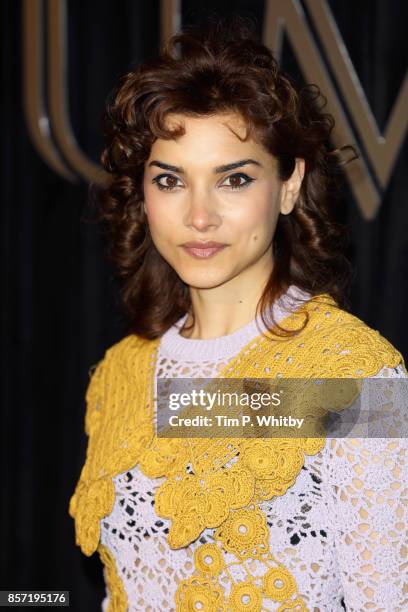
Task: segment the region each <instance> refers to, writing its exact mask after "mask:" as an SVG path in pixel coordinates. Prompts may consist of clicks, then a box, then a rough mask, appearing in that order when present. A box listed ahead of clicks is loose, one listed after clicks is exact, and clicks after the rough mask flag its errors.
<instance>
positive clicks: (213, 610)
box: [175, 576, 225, 612]
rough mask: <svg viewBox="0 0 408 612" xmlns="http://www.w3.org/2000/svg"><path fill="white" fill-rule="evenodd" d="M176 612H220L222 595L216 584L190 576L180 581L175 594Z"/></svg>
mask: <svg viewBox="0 0 408 612" xmlns="http://www.w3.org/2000/svg"><path fill="white" fill-rule="evenodd" d="M175 602H176V612H197V611H198V610H199V611H200V612H222V611H223V610H225V600H224V593H223V591H222V589H221V587H220V586H219V585H218V584H214V583H212V582H211V581H210V580H207V579H204V578H200V577H199V576H191V577H190V578H187V579H186V580H182V581H181V582H180V583H179V585H178V587H177V591H176V593H175Z"/></svg>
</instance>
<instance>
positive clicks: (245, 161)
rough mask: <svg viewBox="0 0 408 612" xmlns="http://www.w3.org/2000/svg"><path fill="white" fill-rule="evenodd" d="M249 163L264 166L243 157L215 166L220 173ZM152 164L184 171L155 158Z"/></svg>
mask: <svg viewBox="0 0 408 612" xmlns="http://www.w3.org/2000/svg"><path fill="white" fill-rule="evenodd" d="M248 164H255V165H256V166H260V167H261V168H262V164H260V163H259V162H258V161H256V160H255V159H241V160H239V161H236V162H232V163H231V164H224V165H222V166H217V167H216V168H214V172H215V173H216V174H219V173H221V172H228V171H229V170H235V169H236V168H242V166H247V165H248ZM151 166H157V167H158V168H161V169H162V170H170V172H179V173H180V174H183V173H184V170H183V168H178V167H177V166H172V165H171V164H165V163H164V162H161V161H158V160H157V159H154V160H153V161H151V162H150V163H149V168H150V167H151Z"/></svg>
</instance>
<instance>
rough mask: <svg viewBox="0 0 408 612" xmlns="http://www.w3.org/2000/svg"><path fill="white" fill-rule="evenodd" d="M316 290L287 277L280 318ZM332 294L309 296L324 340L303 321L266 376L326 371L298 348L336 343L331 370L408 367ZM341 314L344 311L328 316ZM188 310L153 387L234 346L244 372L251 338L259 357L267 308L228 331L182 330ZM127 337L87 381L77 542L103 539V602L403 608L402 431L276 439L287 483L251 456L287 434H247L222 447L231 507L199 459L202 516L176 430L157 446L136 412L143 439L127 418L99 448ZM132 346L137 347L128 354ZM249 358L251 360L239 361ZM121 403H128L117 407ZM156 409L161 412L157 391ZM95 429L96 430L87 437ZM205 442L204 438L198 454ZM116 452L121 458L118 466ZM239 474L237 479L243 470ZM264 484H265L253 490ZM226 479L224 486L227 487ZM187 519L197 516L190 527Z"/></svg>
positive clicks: (397, 371) (217, 368)
mask: <svg viewBox="0 0 408 612" xmlns="http://www.w3.org/2000/svg"><path fill="white" fill-rule="evenodd" d="M308 297H310V296H307V294H304V293H303V292H300V291H299V290H298V289H296V288H295V287H291V288H290V289H289V291H288V293H287V295H286V296H283V298H281V300H279V302H278V303H276V304H275V305H274V315H275V320H277V321H278V322H281V321H282V320H284V324H285V325H286V326H287V323H288V319H287V318H285V317H287V316H288V314H289V313H290V312H292V311H294V310H295V309H296V307H299V304H300V302H298V301H297V300H298V299H299V298H300V299H302V298H303V299H304V300H307V298H308ZM325 298H326V300H325V302H326V303H325V304H324V308H322V306H317V309H315V308H316V306H313V310H310V306H311V302H306V306H307V308H308V310H309V313H313V314H312V318H311V320H312V321H313V331H314V334H312V337H313V336H314V337H315V340H316V336H318V335H321V334H323V337H321V338H320V339H321V340H323V345H322V344H321V343H318V344H319V349H320V350H319V351H318V352H317V351H316V342H313V341H310V340H308V337H307V334H303V338H302V340H305V341H306V342H299V338H297V341H296V346H297V349H298V350H297V351H294V350H293V349H294V347H293V343H292V342H289V343H288V342H287V341H285V343H284V345H282V344H281V345H280V346H282V350H278V351H277V350H276V346H274V352H273V359H274V361H276V362H277V363H278V364H279V366H278V367H277V366H276V365H275V364H271V363H270V358H271V356H272V355H269V362H268V361H266V362H265V361H264V363H265V367H264V368H263V370H264V371H263V372H262V373H258V376H262V377H267V375H268V374H269V375H272V376H282V375H285V376H318V375H319V376H322V375H323V374H324V369H323V370H322V367H321V366H319V365H317V368H316V365H315V366H314V367H311V365H309V371H307V370H306V369H305V368H304V366H303V367H302V366H301V367H299V363H296V364H294V363H293V362H297V361H298V360H299V355H301V360H304V359H305V354H306V355H308V357H314V358H315V359H316V360H317V362H318V361H319V356H318V353H319V354H321V352H322V351H323V352H324V351H325V350H326V351H328V350H329V351H331V352H332V353H333V356H336V357H337V358H336V359H333V361H332V364H331V372H330V368H329V369H328V368H327V365H328V364H326V375H327V376H333V375H337V376H403V377H405V376H406V370H405V366H404V363H403V360H402V357H401V355H400V354H399V353H398V352H397V351H395V349H393V347H392V346H391V345H389V343H387V341H386V340H385V339H383V338H381V337H380V336H379V334H378V332H374V331H373V330H370V328H368V327H367V326H365V325H364V324H363V323H362V322H361V321H359V320H358V319H356V318H355V317H352V315H349V314H347V313H344V312H343V311H340V312H341V316H340V317H339V316H338V314H339V311H335V309H334V308H333V306H334V304H333V303H332V302H331V300H330V298H329V299H328V296H325ZM323 317H324V318H323ZM334 317H336V318H337V321H336V323H337V325H333V324H330V325H327V323H328V322H329V321H330V322H331V321H332V320H333V318H334ZM184 320H185V317H183V318H182V319H181V320H180V321H179V322H178V323H177V324H176V325H174V326H173V327H172V328H171V329H169V330H168V331H167V332H166V333H165V334H164V335H163V336H162V338H161V339H160V341H159V342H158V343H156V344H157V347H156V348H157V358H156V359H155V362H154V370H153V371H154V378H153V389H154V395H156V392H157V389H156V386H155V382H156V380H157V377H158V376H160V377H170V378H174V377H180V376H182V377H192V378H193V377H207V378H208V377H213V376H225V375H227V376H228V366H230V365H231V363H233V361H234V358H235V367H233V368H232V370H231V371H232V372H233V374H230V376H234V377H235V376H238V370H239V367H237V360H236V357H237V356H241V361H243V362H245V359H243V356H245V350H246V351H249V354H250V355H251V363H252V369H253V368H254V367H255V368H257V367H259V366H260V365H261V364H257V362H256V361H255V363H254V361H253V357H254V354H253V351H254V350H255V351H256V349H257V348H258V350H259V348H260V346H262V343H259V338H260V336H259V334H260V332H261V331H264V329H265V328H264V325H263V323H262V321H261V320H260V319H259V318H258V319H257V320H254V321H252V322H251V323H249V324H248V325H246V326H245V327H243V328H241V329H240V330H238V331H237V332H235V333H233V334H230V335H228V336H223V337H221V338H215V339H211V340H190V339H186V338H183V337H182V336H180V335H179V333H178V330H179V328H180V326H181V325H182V324H183V322H184ZM289 320H291V319H289ZM324 323H326V326H325V325H324ZM320 329H321V330H322V331H319V330H320ZM333 331H334V333H333ZM347 332H348V333H347ZM353 336H354V337H353ZM350 337H352V339H351V341H350ZM358 339H359V340H360V341H363V349H364V350H363V351H361V347H360V346H358V345H357V342H358ZM130 340H132V338H131V337H128V338H127V339H124V341H122V342H121V343H118V345H116V346H115V347H112V348H111V349H110V350H109V351H108V353H107V356H105V359H104V360H103V361H102V362H101V364H99V365H98V368H97V370H96V372H95V374H94V375H93V378H92V379H91V384H90V386H89V389H88V393H87V400H88V409H87V421H86V429H87V432H88V434H89V435H90V443H89V446H88V453H87V462H86V464H85V466H84V469H83V472H82V474H81V479H80V482H79V483H78V487H77V489H76V492H75V495H74V496H73V498H72V500H71V505H70V512H71V515H72V516H75V518H76V524H77V542H78V543H79V544H80V545H81V547H82V549H83V551H84V552H85V554H91V553H92V552H93V550H95V549H96V548H97V550H98V551H99V553H100V555H101V558H102V561H103V562H104V565H105V570H104V573H105V580H106V585H107V595H106V598H105V600H104V601H103V604H102V609H103V610H104V611H106V610H109V611H116V610H118V611H120V610H131V611H133V610H135V611H136V610H140V611H142V610H143V611H144V610H146V611H149V610H151V611H158V610H212V611H216V610H233V611H235V610H237V611H239V610H281V611H282V610H316V611H317V610H321V611H323V610H324V611H326V610H327V611H331V610H333V611H335V610H336V611H340V610H344V607H346V609H347V610H365V609H367V610H373V609H375V610H403V609H405V608H406V606H407V595H406V592H404V578H405V579H406V570H404V555H406V547H407V540H406V531H407V522H406V515H405V512H406V509H404V505H403V501H404V499H403V496H402V490H403V488H404V486H405V487H406V486H407V484H408V483H407V477H406V470H405V472H404V470H403V465H404V463H403V462H404V457H405V453H406V444H404V441H403V440H400V439H388V440H387V439H371V440H370V439H367V440H366V439H329V438H327V439H326V440H323V441H321V442H322V443H321V444H318V443H317V444H316V440H315V441H314V442H315V446H314V447H313V444H312V443H311V442H312V441H311V440H309V441H308V443H307V444H306V445H305V444H304V445H303V447H302V448H300V447H299V444H300V442H299V440H292V441H291V443H290V444H289V446H287V447H285V448H283V449H280V450H281V451H282V452H283V454H284V456H286V457H288V456H290V457H291V461H289V462H288V466H286V468H285V466H284V465H283V466H282V469H283V471H285V469H286V472H285V474H286V476H289V478H286V479H283V480H282V474H281V481H279V482H278V485H279V486H277V481H276V474H272V473H271V474H266V473H265V470H264V469H263V473H262V474H261V473H259V462H258V464H257V463H256V461H257V460H258V458H259V456H262V455H263V454H265V456H267V457H269V458H270V457H271V456H273V454H274V453H275V454H276V453H279V449H278V448H277V447H276V445H277V443H278V442H279V441H277V440H275V441H273V440H261V441H260V445H258V446H256V445H254V441H250V442H249V441H246V443H244V445H243V446H242V445H241V447H240V448H239V449H235V452H232V453H231V454H230V456H228V457H225V455H224V458H226V459H227V460H225V462H224V466H223V468H224V473H223V475H225V472H228V473H229V474H233V472H234V470H235V481H236V482H237V483H238V486H239V487H240V488H241V489H242V490H243V492H242V491H241V493H240V494H235V498H236V499H234V496H233V495H231V493H230V495H229V497H230V499H229V504H227V505H229V507H227V508H225V507H224V506H225V503H223V500H222V496H221V498H220V497H217V495H216V493H217V490H216V487H215V486H213V490H211V479H210V476H211V475H209V474H208V473H207V472H206V471H205V470H201V474H200V475H201V476H207V481H208V482H207V483H206V484H207V487H206V488H207V492H206V497H205V496H204V497H201V498H200V502H201V507H202V505H203V504H204V505H205V503H206V502H207V512H206V513H205V514H206V516H201V517H200V507H199V506H198V505H197V504H196V505H195V506H194V504H193V506H192V508H193V513H192V514H190V513H189V499H188V498H189V496H190V497H192V499H196V500H197V492H195V495H196V496H195V497H194V492H193V491H192V489H191V483H190V482H189V481H188V478H190V479H191V478H194V476H195V475H196V474H199V472H200V469H199V468H200V465H199V462H198V461H197V462H196V463H195V462H194V457H193V461H191V460H189V459H191V457H185V458H184V459H183V457H182V455H183V449H182V448H180V447H179V448H176V447H175V446H174V447H173V448H170V447H171V445H172V444H174V441H172V442H171V443H170V444H168V446H167V448H166V449H164V450H165V452H163V448H164V445H165V444H166V443H165V442H164V441H163V440H160V441H159V442H160V443H161V445H162V447H161V450H160V449H158V448H157V446H158V445H157V440H156V448H155V444H154V443H153V444H152V437H154V436H152V435H151V430H150V434H146V432H147V429H146V430H145V429H144V423H143V419H141V420H140V422H139V425H140V429H139V432H138V433H139V436H135V438H138V442H139V446H138V444H137V443H136V445H134V446H133V448H132V444H131V442H132V438H131V435H132V432H131V429H128V431H127V435H126V433H125V436H124V437H123V440H122V443H121V445H120V446H117V447H116V452H114V453H113V454H112V453H110V457H109V461H106V458H104V457H103V455H104V447H105V444H106V442H107V437H106V436H107V435H108V433H107V432H108V430H106V433H104V434H103V435H102V436H101V435H100V434H99V436H98V434H97V431H98V430H100V429H101V420H102V419H101V412H102V411H103V412H105V414H106V407H105V405H106V406H107V407H109V405H111V406H116V405H117V404H118V398H119V396H120V395H122V394H123V393H124V392H125V389H124V388H123V385H124V384H126V383H127V382H129V381H127V380H126V376H123V373H124V372H123V371H124V370H125V369H126V371H127V372H128V369H127V367H128V366H131V367H132V366H133V367H134V365H135V363H133V361H132V362H129V360H126V352H125V350H124V349H125V347H126V349H127V350H129V346H126V344H127V343H129V341H130ZM334 341H336V342H334ZM309 343H310V347H309V348H310V349H312V348H313V347H314V349H313V350H312V352H313V353H314V354H313V355H309V352H307V353H305V352H302V350H300V351H299V349H302V348H303V349H304V348H306V349H307V348H308V346H309ZM322 346H323V349H322ZM353 347H354V353H355V357H354V359H351V360H350V359H349V357H347V358H346V357H340V356H341V355H344V356H346V355H347V356H348V355H350V351H351V352H353V351H352V349H353ZM244 348H245V350H243V349H244ZM372 349H374V351H375V353H374V354H371V351H372ZM114 353H116V355H115V362H116V364H115V365H118V364H119V365H120V366H121V367H120V368H119V369H120V370H122V374H121V375H119V376H118V371H116V377H112V376H109V378H108V375H107V369H108V368H107V366H108V361H111V362H112V355H113V354H114ZM262 353H263V351H262ZM376 353H377V354H376ZM255 354H256V353H255ZM258 354H259V353H258ZM324 354H325V355H327V354H328V353H327V352H326V353H324ZM127 356H128V357H129V353H128V355H127ZM135 357H136V354H133V355H132V359H134V358H135ZM283 357H286V358H285V360H284V361H283ZM320 359H321V358H320ZM342 360H343V362H342ZM239 361H240V358H239V357H238V363H239ZM328 361H330V359H328ZM120 362H122V363H120ZM283 364H284V365H283ZM289 364H291V365H292V364H293V365H292V373H291V372H290V371H288V366H289ZM271 365H272V366H274V365H275V367H272V368H271V367H270V366H271ZM151 366H152V364H151ZM356 366H357V367H356ZM360 366H364V367H363V368H361V367H360ZM226 368H227V371H225V369H226ZM333 368H334V369H333ZM347 368H348V369H347ZM294 369H295V370H296V374H295V373H294ZM301 369H302V372H299V370H301ZM268 370H269V371H268ZM278 370H282V371H278ZM313 370H314V371H313ZM134 371H136V370H134ZM246 372H248V363H246V364H245V367H244V370H243V372H242V374H244V375H245V373H246ZM322 372H323V374H322ZM357 372H359V373H357ZM242 374H241V375H242ZM118 379H119V380H118ZM145 382H148V381H145ZM121 385H122V386H121ZM139 395H140V394H139ZM130 396H131V397H132V394H130ZM104 404H105V405H104ZM120 416H121V412H119V414H117V415H116V417H115V418H120ZM123 416H125V415H124V414H122V417H123ZM150 417H151V418H150V420H151V423H154V422H155V420H156V406H155V402H153V406H152V412H151V415H150ZM98 437H99V441H98V444H96V446H95V445H92V440H97V439H98ZM134 441H135V440H133V442H134ZM280 442H282V440H281V441H280ZM286 442H287V441H286ZM304 442H305V441H304ZM140 443H142V446H143V448H148V447H149V446H150V450H143V451H142V452H141V444H140ZM201 443H202V441H201ZM245 444H246V446H245ZM296 444H298V446H297V447H296ZM120 447H121V448H122V450H121V451H119V448H120ZM129 447H130V455H129V454H128V450H129ZM124 449H126V452H125V456H126V459H125V460H124V456H123V450H124ZM169 451H172V452H169ZM108 454H109V453H107V455H108ZM96 456H98V457H99V459H95V457H96ZM198 456H200V454H199V452H198V451H197V454H196V457H195V459H197V457H198ZM277 456H278V455H277ZM169 457H170V461H169ZM174 457H177V460H176V461H174ZM121 462H122V463H123V462H124V464H123V466H122V467H125V469H121V467H120V464H121ZM169 463H172V467H169ZM92 464H94V467H96V465H98V467H99V476H98V477H96V476H97V474H96V473H94V474H91V473H90V468H91V467H92ZM165 464H167V465H165ZM174 464H176V467H177V469H174ZM102 465H103V466H104V468H102V470H101V469H100V466H102ZM180 467H181V468H182V470H180ZM107 468H109V469H107ZM248 468H250V469H249V470H248ZM257 470H258V473H257ZM91 471H92V470H91ZM105 472H106V473H105ZM176 474H178V475H177V476H176V478H175V475H176ZM404 474H405V481H404V480H403V475H404ZM266 475H267V476H268V477H269V478H265V476H266ZM257 476H258V478H257ZM271 476H275V478H274V479H272V478H271ZM278 476H279V475H278ZM182 478H184V479H185V480H186V483H187V484H188V486H187V488H185V490H181V488H180V486H179V485H180V480H177V479H182ZM212 478H213V480H214V470H212ZM251 478H252V480H251ZM204 480H205V479H204ZM231 480H232V481H233V482H234V476H233V477H232V478H231ZM252 482H254V483H255V488H254V487H253V485H252V484H251V483H252ZM109 483H110V485H112V486H111V488H110V489H108V488H107V485H108V486H109ZM404 483H405V485H404ZM266 484H268V486H265V485H266ZM271 484H273V486H272V487H271ZM260 485H263V487H261V486H260ZM222 486H224V487H225V484H223V485H222ZM251 486H252V489H251ZM166 487H167V488H166ZM189 487H190V490H189ZM219 487H220V484H219V483H218V488H219ZM257 488H258V495H255V496H254V495H253V493H254V490H256V489H257ZM204 489H205V487H204ZM249 490H251V491H252V494H251V495H248V491H249ZM169 491H170V494H169ZM186 491H187V496H186ZM245 491H246V492H245ZM202 493H203V492H202V491H201V492H200V495H201V494H202ZM223 493H224V495H225V494H226V489H225V488H224V489H223ZM240 496H241V499H238V498H239V497H240ZM227 497H228V495H227ZM180 500H182V503H181V505H180V503H178V502H180ZM81 502H82V503H81ZM254 502H256V503H254ZM98 506H99V508H98ZM102 506H104V507H102ZM213 507H215V508H216V510H215V512H214V511H213V514H214V516H212V517H211V516H210V515H211V511H209V510H208V508H213ZM108 510H109V511H108ZM189 522H193V523H196V525H195V526H194V527H193V528H191V526H190V525H189ZM404 538H405V540H404ZM404 551H405V552H404ZM404 571H405V574H404Z"/></svg>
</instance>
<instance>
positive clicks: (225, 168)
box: [214, 159, 262, 174]
mask: <svg viewBox="0 0 408 612" xmlns="http://www.w3.org/2000/svg"><path fill="white" fill-rule="evenodd" d="M248 164H255V166H260V167H261V168H262V164H260V163H259V162H258V161H255V159H241V160H240V161H236V162H232V164H225V165H223V166H217V167H216V168H215V169H214V172H216V173H217V174H218V173H220V172H228V171H229V170H235V169H236V168H242V166H247V165H248Z"/></svg>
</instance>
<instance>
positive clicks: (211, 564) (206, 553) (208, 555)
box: [194, 544, 225, 576]
mask: <svg viewBox="0 0 408 612" xmlns="http://www.w3.org/2000/svg"><path fill="white" fill-rule="evenodd" d="M194 563H195V568H196V570H197V571H198V572H202V573H203V574H210V575H211V576H216V575H217V574H219V573H220V571H221V569H222V568H223V567H224V565H225V564H224V558H223V556H222V552H221V550H220V548H219V546H217V544H203V545H202V546H199V547H198V548H196V550H195V552H194Z"/></svg>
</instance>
